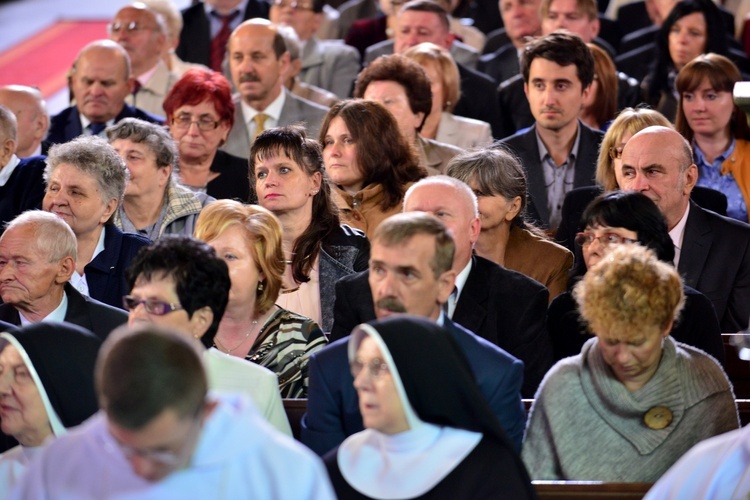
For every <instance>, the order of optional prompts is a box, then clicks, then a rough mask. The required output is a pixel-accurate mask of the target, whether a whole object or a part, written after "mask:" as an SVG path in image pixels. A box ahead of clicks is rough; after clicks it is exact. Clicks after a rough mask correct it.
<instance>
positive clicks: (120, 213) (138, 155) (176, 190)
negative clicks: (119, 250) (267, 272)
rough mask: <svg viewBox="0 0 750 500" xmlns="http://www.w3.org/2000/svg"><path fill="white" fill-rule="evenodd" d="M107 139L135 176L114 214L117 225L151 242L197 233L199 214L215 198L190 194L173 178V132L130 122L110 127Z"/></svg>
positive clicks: (137, 122)
mask: <svg viewBox="0 0 750 500" xmlns="http://www.w3.org/2000/svg"><path fill="white" fill-rule="evenodd" d="M107 138H108V139H109V143H110V144H111V145H112V147H114V148H115V151H117V152H118V153H119V154H120V156H121V157H122V158H123V159H124V160H125V165H126V166H127V168H128V171H129V172H130V179H129V180H128V184H127V186H126V187H125V196H124V197H123V200H122V204H120V206H119V208H118V209H117V211H116V212H115V214H114V223H115V224H116V225H117V227H119V228H120V229H122V230H123V231H125V232H128V233H137V234H142V235H144V236H147V237H148V238H149V239H151V240H152V241H155V240H157V239H159V238H160V237H162V236H163V235H165V234H185V235H192V234H193V230H194V229H195V222H196V220H197V219H198V215H199V214H200V213H201V210H202V209H203V207H204V206H206V204H208V203H210V202H211V201H214V198H212V197H211V196H208V195H207V194H206V193H201V192H198V193H196V192H193V191H191V190H190V189H188V188H186V187H184V186H183V185H181V184H180V183H179V182H178V181H177V179H176V178H175V177H174V176H173V169H174V167H175V163H176V161H177V148H176V147H175V143H174V141H173V140H172V137H170V135H169V132H167V131H166V130H164V128H162V127H160V126H158V125H154V124H152V123H147V122H144V121H143V120H138V119H135V118H125V119H124V120H120V121H119V122H118V123H117V124H115V125H113V126H111V127H109V128H108V129H107Z"/></svg>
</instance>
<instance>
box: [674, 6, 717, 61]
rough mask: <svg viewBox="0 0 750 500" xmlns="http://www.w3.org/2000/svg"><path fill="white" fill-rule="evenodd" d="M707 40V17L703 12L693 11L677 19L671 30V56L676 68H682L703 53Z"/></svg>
mask: <svg viewBox="0 0 750 500" xmlns="http://www.w3.org/2000/svg"><path fill="white" fill-rule="evenodd" d="M707 41H708V35H707V28H706V18H705V17H703V13H701V12H693V13H692V14H688V15H687V16H685V17H681V18H680V19H678V20H677V21H675V23H674V24H673V25H672V28H671V29H670V30H669V56H670V57H671V58H672V62H673V63H674V66H675V69H677V70H678V71H679V70H681V69H682V67H683V66H685V65H686V64H687V63H689V62H690V61H692V60H693V59H695V58H696V57H698V56H699V55H701V54H703V52H704V51H705V50H706V42H707Z"/></svg>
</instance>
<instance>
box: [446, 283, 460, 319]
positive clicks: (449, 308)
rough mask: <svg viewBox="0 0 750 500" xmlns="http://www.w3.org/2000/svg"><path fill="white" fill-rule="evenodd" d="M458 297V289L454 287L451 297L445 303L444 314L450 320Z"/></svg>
mask: <svg viewBox="0 0 750 500" xmlns="http://www.w3.org/2000/svg"><path fill="white" fill-rule="evenodd" d="M456 295H458V288H457V287H455V286H454V287H453V291H452V292H451V294H450V296H449V297H448V300H446V301H445V302H444V303H443V312H444V313H445V315H446V316H448V317H449V318H450V317H451V316H452V314H451V313H450V312H451V305H453V301H455V300H456Z"/></svg>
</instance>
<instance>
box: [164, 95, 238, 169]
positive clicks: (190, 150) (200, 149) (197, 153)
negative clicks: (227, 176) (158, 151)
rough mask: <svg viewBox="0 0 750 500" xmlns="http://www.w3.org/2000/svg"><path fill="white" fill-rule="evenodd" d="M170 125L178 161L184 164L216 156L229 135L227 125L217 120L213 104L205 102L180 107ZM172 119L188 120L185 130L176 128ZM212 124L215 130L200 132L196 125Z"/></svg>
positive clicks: (217, 116)
mask: <svg viewBox="0 0 750 500" xmlns="http://www.w3.org/2000/svg"><path fill="white" fill-rule="evenodd" d="M172 119H173V120H172V121H173V123H172V125H171V126H170V127H169V132H170V133H171V134H172V137H174V140H175V142H176V143H177V147H178V149H179V152H180V161H181V162H186V163H195V162H198V161H204V160H205V159H206V158H208V157H209V156H210V155H214V154H216V151H217V150H218V149H219V146H221V145H222V144H223V143H224V142H225V141H226V140H227V136H228V135H229V124H228V123H227V122H225V121H223V120H221V119H220V118H219V113H217V112H216V106H214V103H213V102H211V101H209V100H206V101H203V102H201V103H199V104H196V105H195V106H193V105H190V104H185V105H184V106H180V107H179V108H177V109H176V110H175V112H174V116H173V117H172ZM174 119H178V120H180V121H185V120H190V122H191V123H190V125H189V126H188V127H187V128H184V127H182V126H178V125H177V124H176V123H174ZM201 122H204V123H207V124H208V123H210V122H213V123H215V124H216V128H213V129H210V130H201V129H200V128H199V127H198V124H199V123H201Z"/></svg>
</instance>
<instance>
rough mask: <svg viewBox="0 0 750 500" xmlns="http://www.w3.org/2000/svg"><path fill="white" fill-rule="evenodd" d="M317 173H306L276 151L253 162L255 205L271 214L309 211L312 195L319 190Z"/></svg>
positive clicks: (307, 212)
mask: <svg viewBox="0 0 750 500" xmlns="http://www.w3.org/2000/svg"><path fill="white" fill-rule="evenodd" d="M321 180H322V176H321V174H320V172H315V173H314V174H313V175H308V174H307V172H306V171H305V170H304V169H303V168H302V167H301V166H299V165H298V164H297V163H296V162H295V161H294V160H292V159H291V158H289V157H288V156H286V155H285V154H284V153H282V152H279V153H278V154H277V155H276V156H270V157H267V158H265V159H264V160H263V161H259V160H258V159H257V158H256V161H255V192H256V193H257V195H258V204H259V205H260V206H262V207H263V208H267V209H268V210H270V211H272V212H273V213H275V214H277V215H278V214H282V213H296V212H301V213H304V214H306V215H308V216H309V215H310V214H312V203H313V197H314V196H315V195H316V194H317V193H318V191H320V183H321Z"/></svg>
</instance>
